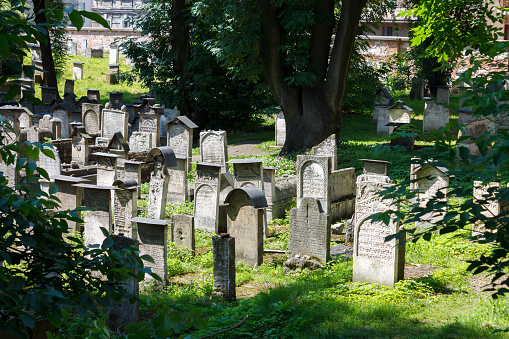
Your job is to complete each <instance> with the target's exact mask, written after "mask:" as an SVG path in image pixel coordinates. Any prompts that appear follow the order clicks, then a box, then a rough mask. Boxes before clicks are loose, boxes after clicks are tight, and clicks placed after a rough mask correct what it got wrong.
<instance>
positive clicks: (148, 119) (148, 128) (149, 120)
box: [139, 113, 161, 147]
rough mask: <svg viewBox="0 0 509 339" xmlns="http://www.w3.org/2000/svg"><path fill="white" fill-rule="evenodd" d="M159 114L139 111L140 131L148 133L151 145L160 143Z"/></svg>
mask: <svg viewBox="0 0 509 339" xmlns="http://www.w3.org/2000/svg"><path fill="white" fill-rule="evenodd" d="M159 119H161V116H160V115H159V114H152V113H140V127H139V129H140V130H139V131H140V132H145V133H150V136H151V138H152V146H156V147H157V146H159V145H160V142H159V141H160V140H159V138H160V132H159Z"/></svg>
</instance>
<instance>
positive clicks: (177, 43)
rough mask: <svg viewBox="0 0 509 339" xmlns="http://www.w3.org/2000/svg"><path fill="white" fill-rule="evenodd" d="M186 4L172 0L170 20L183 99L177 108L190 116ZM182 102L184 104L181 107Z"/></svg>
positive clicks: (176, 68) (176, 70) (174, 60)
mask: <svg viewBox="0 0 509 339" xmlns="http://www.w3.org/2000/svg"><path fill="white" fill-rule="evenodd" d="M188 12H189V10H188V6H187V4H186V1H185V0H173V2H172V7H171V21H172V25H171V26H172V35H171V40H172V50H173V69H174V70H175V73H176V74H177V75H178V76H179V78H180V80H179V85H180V88H181V90H182V96H183V98H184V100H182V101H183V102H182V103H181V104H180V105H179V106H180V107H179V109H180V110H181V111H182V112H183V113H184V115H187V116H190V110H191V100H190V99H189V98H190V96H189V94H188V92H189V88H188V84H187V81H188V74H187V71H186V65H187V63H188V62H189V55H190V50H191V46H190V43H189V40H190V39H189V25H188V24H187V19H188V18H187V15H188ZM182 104H183V105H185V106H184V107H182Z"/></svg>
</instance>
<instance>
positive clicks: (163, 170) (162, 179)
mask: <svg viewBox="0 0 509 339" xmlns="http://www.w3.org/2000/svg"><path fill="white" fill-rule="evenodd" d="M145 161H146V162H147V163H153V165H154V167H153V169H152V172H151V173H150V191H149V195H148V217H149V218H151V219H164V215H165V211H166V199H167V195H168V179H169V178H168V168H171V167H175V166H176V165H177V159H176V158H175V154H174V153H173V151H172V149H171V148H170V147H168V146H164V147H157V148H153V149H152V150H151V151H150V152H149V154H148V155H147V158H146V160H145Z"/></svg>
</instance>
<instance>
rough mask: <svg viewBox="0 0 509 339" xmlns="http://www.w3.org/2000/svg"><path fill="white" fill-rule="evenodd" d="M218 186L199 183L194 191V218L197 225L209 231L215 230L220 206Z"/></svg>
mask: <svg viewBox="0 0 509 339" xmlns="http://www.w3.org/2000/svg"><path fill="white" fill-rule="evenodd" d="M216 189H217V188H212V187H211V186H210V185H206V184H201V185H197V187H196V189H195V193H194V199H195V200H194V206H195V207H194V218H195V222H196V227H198V228H201V229H204V230H205V231H207V232H215V229H216V215H217V208H218V197H217V192H216Z"/></svg>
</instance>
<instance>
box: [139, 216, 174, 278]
mask: <svg viewBox="0 0 509 339" xmlns="http://www.w3.org/2000/svg"><path fill="white" fill-rule="evenodd" d="M131 222H133V223H136V226H135V227H136V229H137V230H138V242H139V247H140V256H142V255H150V256H151V257H152V259H154V262H153V263H152V262H148V261H144V265H145V267H149V268H150V270H151V271H152V273H155V274H157V275H158V276H159V277H160V278H161V279H162V281H163V282H162V285H163V286H164V287H166V286H167V285H168V264H167V258H168V250H167V246H168V224H169V223H170V221H168V220H160V219H149V218H140V217H136V218H133V219H131ZM145 280H147V281H155V280H154V278H153V277H152V276H150V275H148V274H146V275H145Z"/></svg>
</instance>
